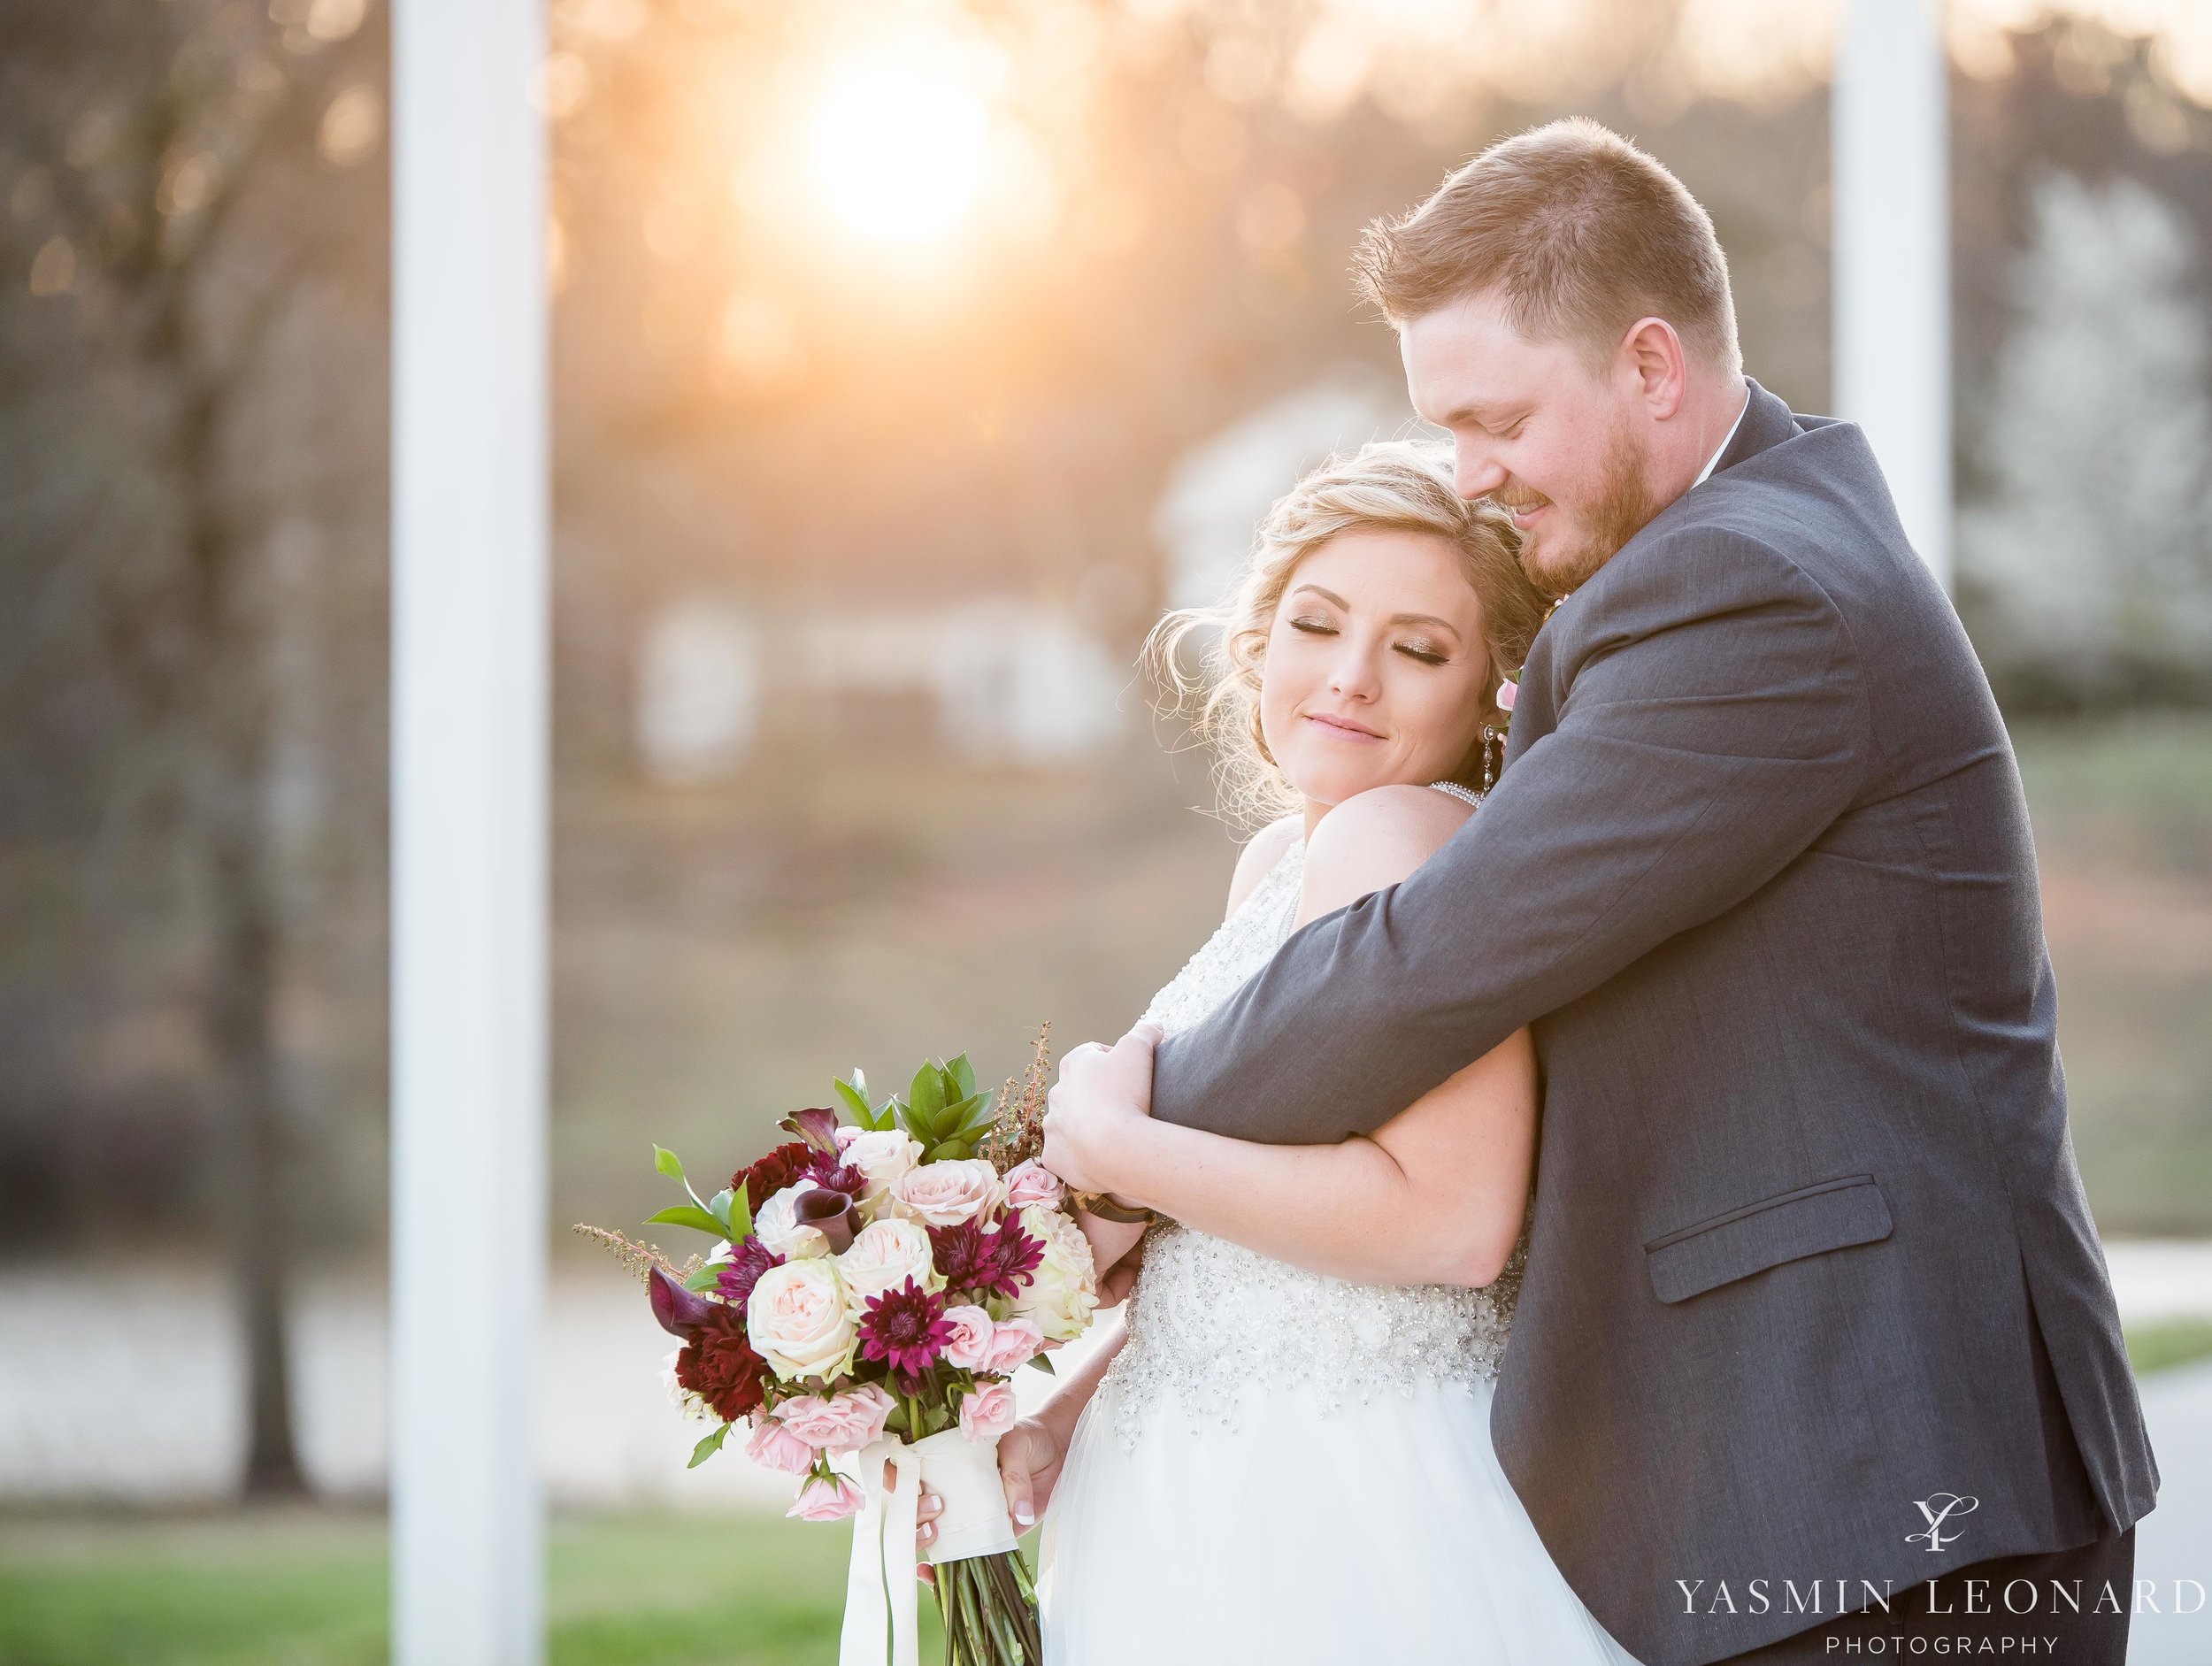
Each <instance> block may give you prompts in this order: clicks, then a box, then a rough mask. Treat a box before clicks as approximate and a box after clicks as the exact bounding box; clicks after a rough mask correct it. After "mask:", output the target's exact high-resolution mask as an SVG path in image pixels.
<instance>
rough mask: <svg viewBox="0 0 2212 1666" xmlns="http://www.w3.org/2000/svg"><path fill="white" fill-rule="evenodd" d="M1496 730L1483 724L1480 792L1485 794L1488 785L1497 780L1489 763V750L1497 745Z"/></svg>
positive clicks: (1488, 787) (1487, 790) (1488, 788)
mask: <svg viewBox="0 0 2212 1666" xmlns="http://www.w3.org/2000/svg"><path fill="white" fill-rule="evenodd" d="M1497 740H1498V732H1497V730H1495V729H1494V728H1493V727H1492V726H1490V725H1488V724H1484V725H1483V726H1482V790H1483V792H1484V793H1485V794H1487V793H1488V792H1489V791H1490V783H1491V782H1493V781H1494V780H1496V779H1498V778H1497V773H1496V772H1495V771H1494V770H1493V769H1492V767H1491V762H1490V749H1491V748H1492V747H1493V746H1494V745H1496V744H1497Z"/></svg>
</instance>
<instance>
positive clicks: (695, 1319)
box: [645, 1267, 715, 1341]
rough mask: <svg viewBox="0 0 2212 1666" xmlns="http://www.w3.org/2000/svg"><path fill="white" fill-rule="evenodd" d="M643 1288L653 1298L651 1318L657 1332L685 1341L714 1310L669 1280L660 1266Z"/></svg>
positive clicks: (708, 1303) (690, 1292) (712, 1305)
mask: <svg viewBox="0 0 2212 1666" xmlns="http://www.w3.org/2000/svg"><path fill="white" fill-rule="evenodd" d="M645 1287H646V1290H647V1293H648V1294H650V1295H651V1297H652V1298H653V1317H655V1318H656V1319H658V1320H659V1321H660V1326H661V1329H662V1330H664V1331H665V1332H668V1333H669V1335H671V1336H680V1337H682V1338H683V1339H684V1340H686V1341H689V1340H691V1332H694V1331H695V1330H697V1329H698V1328H699V1326H700V1325H701V1324H704V1323H705V1322H706V1319H707V1316H708V1315H709V1314H710V1313H712V1312H713V1311H714V1309H715V1304H714V1303H713V1302H711V1301H708V1300H707V1299H706V1298H705V1297H704V1296H703V1295H700V1294H697V1293H696V1292H695V1291H690V1290H687V1289H685V1288H684V1287H683V1285H682V1283H681V1281H680V1280H679V1279H676V1278H672V1277H670V1276H669V1273H668V1271H667V1269H666V1268H664V1267H656V1268H654V1269H653V1271H652V1272H651V1274H650V1275H649V1277H648V1278H646V1281H645Z"/></svg>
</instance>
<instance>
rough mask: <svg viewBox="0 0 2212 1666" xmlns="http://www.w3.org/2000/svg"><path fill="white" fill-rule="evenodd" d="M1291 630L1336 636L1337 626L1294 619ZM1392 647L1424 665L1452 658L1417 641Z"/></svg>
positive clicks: (1320, 621)
mask: <svg viewBox="0 0 2212 1666" xmlns="http://www.w3.org/2000/svg"><path fill="white" fill-rule="evenodd" d="M1290 628H1291V629H1292V630H1294V631H1303V632H1304V633H1306V634H1307V635H1309V636H1334V635H1335V634H1336V626H1333V625H1332V624H1330V623H1329V622H1328V621H1327V620H1326V619H1317V618H1302V619H1293V620H1291V622H1290ZM1391 646H1392V647H1393V648H1394V649H1397V650H1398V652H1400V653H1401V654H1403V655H1404V656H1406V657H1407V658H1408V659H1412V660H1418V661H1419V662H1420V663H1421V664H1424V665H1441V664H1446V663H1448V661H1449V660H1450V658H1451V656H1450V655H1449V654H1446V653H1443V652H1440V650H1438V649H1433V648H1429V647H1426V646H1425V645H1424V644H1422V643H1420V642H1417V641H1415V642H1393V643H1392V644H1391Z"/></svg>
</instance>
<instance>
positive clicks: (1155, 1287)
mask: <svg viewBox="0 0 2212 1666" xmlns="http://www.w3.org/2000/svg"><path fill="white" fill-rule="evenodd" d="M1304 870H1305V844H1304V842H1303V841H1299V842H1297V843H1295V844H1294V845H1292V846H1291V848H1289V849H1288V850H1287V851H1286V852H1285V853H1284V855H1283V856H1282V858H1281V860H1280V861H1279V862H1278V863H1277V864H1275V866H1274V867H1273V868H1272V869H1271V870H1270V871H1269V872H1268V874H1267V876H1266V877H1265V878H1264V879H1262V880H1261V881H1260V882H1259V884H1258V885H1257V886H1256V887H1253V890H1252V892H1251V894H1249V895H1248V896H1247V897H1246V898H1245V900H1244V902H1243V903H1242V905H1241V906H1240V907H1239V908H1238V909H1237V910H1236V911H1235V912H1234V913H1233V914H1232V915H1231V916H1230V917H1228V919H1226V920H1225V921H1224V922H1223V923H1222V925H1221V926H1220V928H1219V929H1218V930H1217V931H1216V932H1215V933H1214V934H1213V935H1212V936H1211V937H1210V938H1209V939H1208V940H1206V942H1205V944H1204V946H1203V947H1202V948H1200V949H1199V951H1198V952H1197V953H1196V954H1195V955H1194V956H1191V958H1190V961H1189V963H1188V964H1187V965H1185V966H1184V968H1183V970H1182V971H1179V972H1178V973H1177V974H1176V975H1175V978H1174V979H1173V980H1172V981H1171V983H1169V984H1168V986H1167V987H1165V988H1164V989H1163V990H1161V991H1160V993H1159V994H1156V995H1155V996H1154V997H1153V999H1152V1004H1151V1005H1150V1006H1149V1007H1148V1008H1147V1009H1146V1010H1145V1014H1144V1016H1145V1017H1146V1018H1147V1019H1148V1020H1150V1021H1151V1022H1152V1023H1155V1024H1156V1025H1159V1026H1160V1027H1161V1029H1162V1030H1163V1031H1164V1032H1165V1033H1167V1034H1170V1035H1173V1034H1175V1033H1178V1032H1179V1031H1183V1030H1187V1029H1189V1028H1191V1027H1192V1026H1194V1025H1196V1024H1198V1023H1199V1022H1200V1021H1201V1020H1202V1019H1203V1018H1205V1017H1206V1016H1207V1015H1208V1014H1210V1012H1212V1011H1213V1010H1214V1009H1215V1008H1216V1007H1217V1006H1219V1005H1220V1004H1221V1003H1222V1002H1225V1001H1226V1000H1227V999H1228V998H1229V997H1230V996H1231V995H1232V994H1234V993H1235V992H1236V990H1237V988H1238V987H1240V985H1241V984H1243V983H1244V981H1245V980H1246V979H1248V978H1249V977H1251V976H1252V974H1253V973H1254V972H1256V971H1258V970H1259V969H1260V968H1261V967H1262V966H1263V965H1265V964H1267V962H1268V960H1269V959H1270V958H1271V956H1273V955H1274V953H1275V950H1276V948H1278V947H1279V945H1280V944H1281V943H1282V941H1283V940H1284V939H1285V938H1286V937H1287V936H1288V935H1289V934H1290V928H1291V924H1292V922H1293V921H1294V919H1295V918H1296V917H1297V913H1298V898H1299V884H1300V880H1301V879H1302V877H1303V874H1304ZM1524 1250H1525V1247H1524V1248H1516V1249H1515V1251H1514V1253H1513V1256H1512V1259H1511V1260H1510V1261H1509V1263H1507V1266H1506V1270H1505V1271H1504V1272H1503V1273H1502V1275H1500V1277H1499V1278H1498V1279H1497V1281H1496V1282H1495V1283H1494V1284H1492V1285H1489V1286H1486V1287H1485V1288H1483V1289H1480V1290H1471V1289H1467V1288H1465V1287H1463V1286H1456V1285H1423V1286H1397V1287H1385V1286H1373V1285H1361V1284H1354V1283H1352V1282H1350V1281H1348V1280H1346V1279H1341V1278H1328V1277H1325V1276H1324V1275H1323V1274H1320V1273H1315V1272H1309V1271H1305V1270H1304V1269H1303V1268H1300V1267H1294V1266H1291V1265H1289V1264H1288V1263H1284V1262H1279V1261H1276V1260H1272V1259H1271V1258H1270V1257H1268V1256H1266V1255H1260V1254H1258V1253H1257V1252H1256V1251H1254V1250H1249V1249H1246V1248H1242V1247H1241V1246H1240V1245H1237V1244H1232V1243H1229V1242H1227V1241H1226V1240H1223V1239H1219V1238H1214V1237H1210V1236H1209V1235H1208V1234H1206V1233H1204V1232H1194V1231H1192V1230H1191V1229H1189V1228H1187V1227H1184V1226H1180V1225H1177V1224H1175V1223H1174V1222H1171V1221H1162V1222H1160V1223H1158V1224H1157V1225H1155V1226H1153V1227H1152V1228H1151V1230H1150V1232H1148V1234H1147V1236H1146V1240H1145V1247H1144V1267H1143V1270H1142V1271H1141V1273H1140V1274H1139V1276H1138V1279H1137V1287H1136V1290H1135V1293H1134V1294H1133V1296H1132V1297H1131V1299H1130V1303H1129V1341H1128V1344H1127V1346H1126V1347H1124V1348H1123V1349H1122V1351H1121V1354H1120V1355H1119V1357H1118V1358H1117V1359H1116V1360H1115V1361H1114V1363H1113V1365H1112V1367H1111V1369H1110V1371H1109V1373H1108V1376H1107V1378H1106V1381H1107V1382H1108V1383H1109V1384H1112V1385H1115V1386H1118V1389H1119V1393H1118V1396H1117V1401H1118V1403H1117V1405H1116V1407H1115V1433H1116V1435H1117V1436H1118V1439H1119V1440H1120V1441H1121V1442H1122V1444H1123V1445H1124V1446H1134V1445H1135V1444H1136V1441H1137V1439H1138V1437H1139V1435H1140V1434H1141V1432H1142V1430H1143V1427H1144V1425H1145V1423H1146V1422H1147V1420H1148V1418H1150V1417H1151V1416H1155V1415H1156V1414H1157V1413H1158V1412H1159V1410H1160V1409H1161V1404H1160V1402H1161V1401H1162V1400H1163V1398H1164V1396H1166V1395H1168V1394H1170V1393H1172V1394H1173V1397H1174V1399H1175V1400H1176V1401H1177V1402H1178V1404H1179V1409H1180V1411H1181V1413H1182V1415H1183V1416H1187V1417H1188V1418H1190V1419H1191V1420H1192V1421H1193V1422H1194V1423H1203V1422H1208V1421H1213V1422H1219V1423H1223V1424H1232V1425H1233V1424H1234V1423H1235V1421H1236V1411H1237V1405H1238V1401H1239V1399H1240V1396H1241V1395H1243V1394H1245V1393H1265V1392H1267V1391H1268V1390H1270V1389H1271V1388H1284V1387H1299V1388H1305V1389H1310V1390H1312V1391H1314V1392H1316V1393H1318V1394H1319V1396H1320V1397H1321V1400H1322V1402H1323V1404H1324V1405H1325V1406H1326V1407H1328V1408H1330V1409H1335V1408H1337V1407H1340V1406H1341V1405H1343V1404H1344V1403H1346V1402H1347V1401H1368V1400H1371V1399H1373V1398H1374V1397H1375V1396H1376V1395H1377V1394H1378V1393H1381V1392H1383V1391H1385V1390H1397V1391H1406V1392H1409V1391H1410V1390H1411V1389H1412V1388H1413V1387H1414V1386H1416V1385H1417V1384H1419V1383H1424V1382H1436V1381H1446V1382H1463V1383H1472V1382H1476V1381H1481V1380H1486V1379H1488V1378H1494V1377H1495V1376H1496V1375H1497V1371H1498V1366H1499V1363H1500V1362H1501V1361H1502V1358H1503V1357H1504V1352H1505V1340H1506V1332H1507V1331H1508V1329H1509V1326H1510V1325H1511V1324H1512V1316H1513V1302H1514V1298H1515V1296H1516V1294H1517V1292H1518V1290H1519V1287H1520V1275H1521V1267H1522V1263H1523V1259H1524Z"/></svg>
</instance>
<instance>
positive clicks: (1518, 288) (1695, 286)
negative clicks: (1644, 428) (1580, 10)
mask: <svg viewBox="0 0 2212 1666" xmlns="http://www.w3.org/2000/svg"><path fill="white" fill-rule="evenodd" d="M1354 270H1355V273H1356V277H1357V280H1358V283H1359V288H1360V290H1361V293H1362V294H1363V295H1364V296H1366V297H1367V299H1368V300H1370V301H1371V302H1372V303H1374V304H1375V305H1376V306H1377V307H1378V308H1379V309H1380V310H1381V311H1382V314H1383V316H1384V317H1385V318H1386V319H1389V320H1390V322H1391V323H1393V324H1394V325H1403V324H1405V323H1407V322H1409V320H1411V319H1417V318H1420V317H1422V316H1423V315H1425V314H1426V313H1430V312H1433V311H1436V310H1437V309H1438V308H1440V307H1442V306H1447V305H1448V304H1450V303H1452V302H1455V301H1460V300H1464V299H1467V298H1469V297H1471V296H1477V295H1483V294H1486V293H1489V292H1492V291H1495V292H1496V293H1497V294H1498V295H1499V296H1502V299H1503V300H1504V303H1505V307H1506V315H1507V317H1508V318H1509V319H1511V320H1512V322H1513V326H1514V327H1515V328H1516V329H1517V330H1519V331H1520V332H1521V334H1524V335H1525V336H1527V337H1529V338H1530V339H1531V340H1532V341H1571V342H1576V343H1577V344H1578V345H1581V346H1584V347H1586V348H1587V349H1589V350H1590V351H1591V352H1592V353H1594V354H1603V355H1609V354H1610V353H1611V352H1612V350H1613V349H1614V347H1615V346H1617V344H1618V342H1619V341H1620V338H1621V336H1622V334H1623V333H1624V332H1625V331H1626V330H1627V328H1628V326H1630V325H1631V324H1633V323H1634V322H1635V321H1636V320H1637V319H1641V318H1662V319H1666V321H1667V322H1668V323H1670V324H1671V325H1673V326H1674V327H1675V331H1676V333H1677V334H1678V335H1680V336H1681V338H1682V340H1683V342H1684V344H1685V345H1686V346H1687V347H1688V348H1689V349H1690V350H1691V351H1692V352H1693V353H1695V354H1697V355H1699V356H1700V357H1703V358H1705V359H1707V360H1709V361H1710V362H1714V363H1717V364H1719V365H1723V366H1724V367H1725V368H1726V369H1727V370H1729V371H1730V372H1737V371H1740V370H1741V369H1742V367H1743V357H1742V354H1741V352H1740V350H1739V349H1738V347H1737V345H1736V303H1735V298H1734V296H1732V295H1731V294H1730V293H1729V288H1728V258H1727V257H1726V256H1725V255H1724V254H1723V253H1722V252H1721V247H1720V239H1719V238H1718V237H1717V236H1715V235H1714V234H1713V222H1712V219H1711V218H1710V217H1709V215H1708V214H1707V213H1706V212H1705V210H1704V209H1703V208H1702V207H1701V205H1700V204H1699V203H1698V200H1697V199H1696V198H1695V197H1694V196H1691V195H1690V193H1689V191H1688V190H1687V189H1686V188H1685V187H1684V186H1683V183H1682V181H1681V180H1678V179H1676V178H1675V177H1674V175H1673V174H1671V173H1669V172H1667V170H1666V169H1665V168H1664V167H1663V166H1662V165H1660V164H1659V163H1658V162H1657V161H1656V160H1655V159H1654V158H1653V157H1649V156H1647V155H1646V154H1645V153H1644V152H1643V151H1641V150H1638V149H1637V148H1636V147H1635V146H1634V145H1632V144H1631V143H1630V142H1628V141H1627V140H1625V139H1624V138H1622V137H1621V135H1620V134H1617V133H1615V132H1614V131H1613V130H1612V129H1611V128H1609V127H1602V126H1601V125H1600V124H1598V123H1597V122H1594V121H1592V120H1590V119H1587V118H1586V117H1581V116H1575V117H1570V118H1568V119H1566V120H1563V121H1554V122H1549V123H1548V124H1546V125H1545V126H1543V127H1533V128H1531V129H1530V130H1529V131H1528V132H1526V133H1523V134H1515V135H1514V136H1513V137H1512V138H1510V139H1502V140H1500V141H1499V142H1497V143H1496V144H1494V145H1492V146H1491V147H1490V148H1489V149H1488V150H1485V151H1484V152H1483V153H1482V154H1481V155H1480V156H1479V157H1476V158H1475V159H1474V160H1473V161H1472V162H1470V163H1468V164H1467V165H1465V166H1464V167H1463V168H1461V169H1459V170H1458V171H1457V172H1456V173H1453V174H1452V175H1451V176H1450V177H1449V178H1448V179H1447V180H1445V181H1444V183H1443V184H1442V185H1441V186H1440V187H1439V188H1438V189H1437V192H1436V194H1435V195H1434V196H1432V197H1430V198H1429V200H1428V201H1427V202H1425V203H1422V204H1421V205H1420V206H1419V207H1418V208H1417V209H1414V210H1413V211H1411V212H1409V213H1407V214H1404V215H1402V216H1401V217H1399V218H1398V219H1394V220H1390V219H1379V220H1377V221H1375V222H1374V223H1373V224H1372V225H1371V226H1368V228H1367V234H1366V236H1365V238H1364V239H1363V241H1362V242H1361V246H1360V250H1359V254H1358V257H1357V258H1356V263H1355V267H1354Z"/></svg>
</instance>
